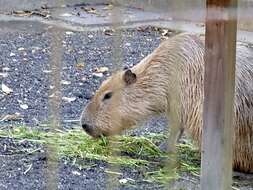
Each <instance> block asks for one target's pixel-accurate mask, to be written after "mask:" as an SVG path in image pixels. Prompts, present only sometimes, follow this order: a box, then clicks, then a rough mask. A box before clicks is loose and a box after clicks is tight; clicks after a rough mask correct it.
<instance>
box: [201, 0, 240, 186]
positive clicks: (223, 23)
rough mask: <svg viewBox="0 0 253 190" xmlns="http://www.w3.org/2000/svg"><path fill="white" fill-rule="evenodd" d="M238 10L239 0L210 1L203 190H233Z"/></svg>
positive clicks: (202, 171)
mask: <svg viewBox="0 0 253 190" xmlns="http://www.w3.org/2000/svg"><path fill="white" fill-rule="evenodd" d="M236 8H237V0H223V1H220V0H207V15H206V42H205V46H206V47H205V48H206V49H205V76H204V79H205V80H204V112H203V122H204V125H203V134H202V157H201V182H200V183H201V189H202V190H214V189H217V190H218V189H223V190H229V189H231V188H232V187H231V185H232V157H233V155H232V137H233V116H234V115H233V113H234V112H233V107H234V106H233V105H234V89H235V56H236V31H237V27H236V26H237V20H236V18H235V15H234V13H235V12H229V10H231V9H232V10H236ZM214 14H215V15H214ZM214 16H215V17H216V18H217V19H213V17H214Z"/></svg>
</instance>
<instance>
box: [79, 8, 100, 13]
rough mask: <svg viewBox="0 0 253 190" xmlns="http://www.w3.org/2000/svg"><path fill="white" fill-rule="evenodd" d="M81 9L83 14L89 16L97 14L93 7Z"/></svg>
mask: <svg viewBox="0 0 253 190" xmlns="http://www.w3.org/2000/svg"><path fill="white" fill-rule="evenodd" d="M81 9H83V10H84V11H85V12H87V13H89V14H98V13H97V10H96V9H95V8H93V7H81Z"/></svg>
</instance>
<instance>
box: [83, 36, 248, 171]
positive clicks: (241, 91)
mask: <svg viewBox="0 0 253 190" xmlns="http://www.w3.org/2000/svg"><path fill="white" fill-rule="evenodd" d="M203 77H204V42H203V40H201V39H200V37H199V36H197V35H193V34H179V35H176V36H174V37H172V38H170V39H168V40H166V41H164V42H162V43H161V44H160V46H159V47H158V48H156V49H155V50H154V51H153V52H152V53H151V54H150V55H148V56H147V57H146V58H144V59H143V60H142V61H141V62H140V63H139V64H137V65H135V66H134V67H133V68H132V69H131V70H128V71H119V72H117V73H115V74H113V75H112V76H111V77H109V78H108V79H107V80H106V81H104V82H103V83H102V85H101V87H100V88H99V89H98V91H97V92H96V94H95V96H94V97H93V99H92V100H91V102H90V103H89V104H88V105H87V106H86V107H85V109H84V111H83V113H82V116H81V123H82V126H83V128H84V129H85V130H86V132H87V133H89V134H90V135H92V136H93V137H98V136H100V135H113V134H117V133H120V132H121V131H122V130H124V129H127V128H130V127H132V126H134V125H136V124H137V123H138V122H139V121H143V120H145V119H147V118H149V117H150V116H154V115H158V114H162V113H165V114H166V115H167V117H168V119H171V118H175V116H178V118H180V127H182V128H184V129H185V130H186V131H187V132H188V133H189V134H190V135H191V136H192V138H193V139H194V140H195V141H197V143H198V144H199V145H200V143H201V135H202V129H201V127H202V122H203V121H202V113H203V93H204V92H203V91H204V88H203V83H204V82H203ZM235 85H236V88H235V104H234V106H235V122H234V138H233V154H234V160H233V167H234V169H235V170H239V171H243V172H250V173H252V172H253V50H252V49H250V48H248V47H245V46H242V45H238V46H237V57H236V79H235Z"/></svg>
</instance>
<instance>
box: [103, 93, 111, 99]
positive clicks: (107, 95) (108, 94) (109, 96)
mask: <svg viewBox="0 0 253 190" xmlns="http://www.w3.org/2000/svg"><path fill="white" fill-rule="evenodd" d="M111 97H112V92H108V93H106V94H105V96H104V98H103V101H104V100H109V99H110V98H111Z"/></svg>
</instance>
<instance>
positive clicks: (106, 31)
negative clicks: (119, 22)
mask: <svg viewBox="0 0 253 190" xmlns="http://www.w3.org/2000/svg"><path fill="white" fill-rule="evenodd" d="M114 32H115V30H112V29H105V30H104V34H105V35H108V36H112V35H113V33H114Z"/></svg>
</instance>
